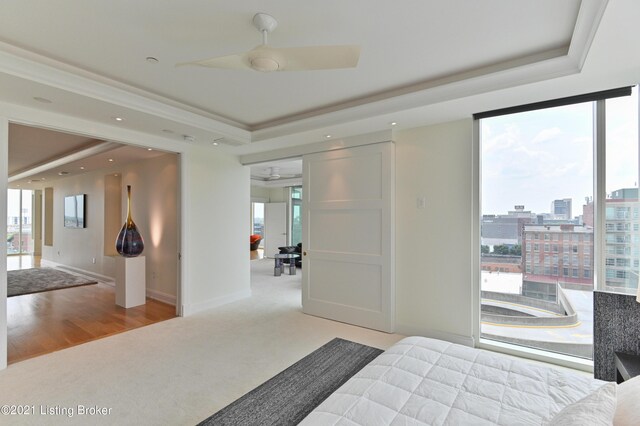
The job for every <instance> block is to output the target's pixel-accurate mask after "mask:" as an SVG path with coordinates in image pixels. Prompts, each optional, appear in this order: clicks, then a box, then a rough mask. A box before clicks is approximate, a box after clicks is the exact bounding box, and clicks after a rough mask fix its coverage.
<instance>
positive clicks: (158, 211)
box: [107, 154, 179, 303]
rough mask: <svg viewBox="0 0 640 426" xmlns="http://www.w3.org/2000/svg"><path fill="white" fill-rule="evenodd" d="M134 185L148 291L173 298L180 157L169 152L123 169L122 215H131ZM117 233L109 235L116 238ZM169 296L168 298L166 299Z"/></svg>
mask: <svg viewBox="0 0 640 426" xmlns="http://www.w3.org/2000/svg"><path fill="white" fill-rule="evenodd" d="M127 185H131V217H132V219H133V221H134V222H135V224H136V226H137V227H138V229H139V230H140V232H141V233H142V237H143V238H144V251H143V253H142V254H143V256H145V258H146V274H147V293H148V295H150V296H151V297H157V298H159V299H160V300H164V301H170V302H172V303H175V300H172V299H171V296H173V297H175V296H176V289H177V281H178V227H177V224H178V205H179V203H178V158H177V156H176V155H174V154H166V155H162V156H160V157H155V158H152V159H150V160H147V161H141V162H136V163H132V164H128V165H126V166H125V167H124V168H123V169H122V215H121V224H124V221H125V218H126V214H127V189H126V188H127ZM115 237H116V236H115V235H114V236H107V238H113V241H114V244H115ZM167 296H168V298H166V297H167Z"/></svg>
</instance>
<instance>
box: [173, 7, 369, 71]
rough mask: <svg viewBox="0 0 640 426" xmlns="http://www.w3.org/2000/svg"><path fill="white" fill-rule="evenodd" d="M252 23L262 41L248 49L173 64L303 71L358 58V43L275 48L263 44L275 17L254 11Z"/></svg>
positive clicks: (338, 65) (354, 61)
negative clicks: (259, 33) (233, 53)
mask: <svg viewBox="0 0 640 426" xmlns="http://www.w3.org/2000/svg"><path fill="white" fill-rule="evenodd" d="M253 25H254V26H255V27H256V28H257V29H258V31H260V32H261V33H262V44H261V45H259V46H256V47H254V48H253V49H251V50H250V51H248V52H244V53H238V54H235V55H228V56H220V57H216V58H210V59H203V60H199V61H193V62H184V63H180V64H176V66H182V65H196V66H201V67H208V68H226V69H253V70H256V71H262V72H271V71H307V70H326V69H337V68H354V67H355V66H356V65H358V59H359V58H360V46H357V45H336V46H305V47H288V48H277V47H271V46H269V45H268V44H267V35H268V34H269V33H270V32H271V31H273V30H274V29H275V28H276V27H277V26H278V21H276V19H275V18H274V17H273V16H271V15H268V14H266V13H257V14H256V15H255V16H254V17H253Z"/></svg>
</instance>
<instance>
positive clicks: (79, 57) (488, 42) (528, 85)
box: [0, 0, 640, 154]
mask: <svg viewBox="0 0 640 426" xmlns="http://www.w3.org/2000/svg"><path fill="white" fill-rule="evenodd" d="M639 3H640V2H637V0H616V1H615V2H614V1H609V2H607V1H606V0H582V1H580V0H566V1H562V2H558V1H556V0H538V1H535V2H524V1H517V2H514V1H510V0H485V1H482V2H479V1H475V2H470V1H468V0H452V1H447V2H442V1H436V0H430V1H425V0H406V1H403V2H382V1H378V2H371V1H366V0H353V1H349V2H345V1H340V0H328V1H325V2H315V3H313V2H299V1H294V0H273V1H269V2H264V1H257V0H245V1H242V2H224V1H221V0H219V1H216V0H183V1H181V2H167V1H163V2H158V1H153V0H136V1H135V2H131V1H125V0H113V1H109V2H104V1H98V0H66V1H65V2H64V7H61V3H60V2H41V1H37V0H7V1H3V4H2V14H0V101H3V102H8V103H11V104H19V105H24V106H28V107H30V108H38V109H42V110H44V111H51V112H59V113H63V114H69V115H73V116H77V117H80V118H86V119H88V120H92V121H98V122H103V123H109V124H112V125H118V126H122V127H124V128H127V129H131V130H137V131H142V132H146V133H151V134H154V135H156V136H160V137H164V138H167V139H172V140H174V141H176V142H180V143H184V141H183V135H190V136H194V137H195V139H196V141H197V143H207V144H212V142H213V141H214V140H218V142H220V143H221V144H222V145H226V148H224V149H226V150H229V151H230V152H235V153H239V154H244V153H249V152H258V151H260V150H268V149H273V148H275V147H282V146H287V145H292V144H300V143H309V142H315V141H318V140H322V139H323V138H324V135H325V134H328V133H331V134H333V135H334V136H335V137H342V136H349V135H353V134H358V133H367V132H370V131H376V130H381V129H383V128H388V126H389V122H390V121H398V122H399V126H398V128H403V127H404V128H406V127H408V126H416V125H423V124H429V123H431V122H434V120H441V121H442V120H447V119H456V118H461V117H464V116H468V115H469V114H470V113H472V112H477V111H478V110H479V109H478V108H480V110H481V109H492V108H498V107H504V106H510V105H513V104H514V103H515V104H521V103H524V102H527V101H537V100H542V99H549V98H553V97H559V96H567V95H570V94H576V93H580V92H581V91H584V90H585V87H586V88H589V89H590V90H597V89H606V88H611V87H615V86H619V85H623V84H632V83H636V82H637V80H640V72H638V70H639V69H640V68H639V65H640V59H639V58H638V56H639V55H633V54H632V52H633V51H634V49H636V50H637V40H638V39H640V30H639V26H638V25H637V22H638V20H639V19H640V6H639ZM256 12H266V13H270V14H272V15H273V16H275V17H276V18H277V19H278V21H279V27H278V28H277V29H276V31H275V32H274V33H273V34H272V35H271V36H270V39H269V40H270V43H271V44H272V45H274V46H278V47H291V46H304V45H318V44H360V45H361V46H362V54H361V58H360V63H359V65H358V67H357V68H356V69H347V70H331V71H311V72H283V73H271V74H263V73H258V72H253V71H231V70H215V69H205V68H189V67H184V68H175V67H174V64H175V63H177V62H184V61H190V60H195V59H203V58H207V57H213V56H218V55H225V54H230V53H237V52H242V51H246V50H249V49H250V48H252V47H254V46H255V45H257V44H259V42H260V35H259V34H258V33H257V31H256V30H255V29H254V28H253V27H252V25H251V18H252V16H253V14H254V13H256ZM601 18H602V20H601ZM634 40H635V42H634ZM592 41H593V46H592ZM147 56H153V57H156V58H158V60H159V63H157V64H151V63H149V62H147V61H145V58H146V57H147ZM562 76H575V78H565V79H564V80H563V82H562V84H553V82H554V80H553V79H557V78H558V77H562ZM501 89H509V90H508V91H507V92H505V91H503V90H501ZM34 97H44V98H47V99H50V100H52V101H53V102H52V103H50V104H43V103H39V102H37V101H35V100H34V99H33V98H34ZM115 116H121V117H124V118H125V121H124V122H121V123H117V124H116V123H114V122H113V117H115ZM163 130H169V131H171V133H167V132H163ZM221 138H222V139H221ZM258 142H259V143H258ZM230 146H236V147H235V148H231V147H230Z"/></svg>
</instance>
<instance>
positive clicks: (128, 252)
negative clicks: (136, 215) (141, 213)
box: [116, 185, 144, 257]
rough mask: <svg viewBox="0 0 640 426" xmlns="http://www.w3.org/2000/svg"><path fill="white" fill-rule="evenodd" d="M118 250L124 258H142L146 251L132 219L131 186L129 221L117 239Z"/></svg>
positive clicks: (128, 205) (128, 202)
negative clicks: (141, 255)
mask: <svg viewBox="0 0 640 426" xmlns="http://www.w3.org/2000/svg"><path fill="white" fill-rule="evenodd" d="M116 250H117V251H118V253H120V256H124V257H136V256H140V254H142V250H144V240H143V239H142V235H140V231H138V227H137V226H136V224H135V223H133V219H131V185H127V221H126V222H125V223H124V225H123V226H122V229H121V230H120V233H119V234H118V238H117V239H116Z"/></svg>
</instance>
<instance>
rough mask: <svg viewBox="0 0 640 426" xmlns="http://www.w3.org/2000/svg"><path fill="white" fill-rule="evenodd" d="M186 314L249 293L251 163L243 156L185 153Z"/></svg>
mask: <svg viewBox="0 0 640 426" xmlns="http://www.w3.org/2000/svg"><path fill="white" fill-rule="evenodd" d="M182 170H183V173H182V178H183V180H184V185H183V188H184V191H183V194H182V196H183V200H182V203H183V206H185V208H184V210H185V211H186V215H185V216H184V217H183V218H182V221H183V223H184V225H185V232H186V235H185V236H184V238H183V239H182V247H183V251H182V253H183V258H182V265H181V266H182V268H183V272H184V277H185V279H186V282H188V283H190V285H189V286H188V287H186V288H185V294H183V295H182V298H183V301H182V304H183V313H184V314H185V315H188V314H191V313H194V312H197V311H200V310H204V309H209V308H213V307H215V306H219V305H221V304H224V303H228V302H231V301H234V300H238V299H241V298H244V297H248V296H250V294H251V290H250V282H249V256H248V253H247V251H248V245H249V241H248V240H249V238H248V234H247V222H246V217H247V216H246V215H247V208H248V206H249V199H250V196H249V195H250V184H249V178H250V177H249V168H248V167H245V166H243V165H241V164H240V162H239V161H238V158H237V156H231V155H226V154H223V153H220V152H214V151H212V150H211V148H208V147H204V148H203V147H198V146H192V147H190V149H189V151H188V152H185V153H184V154H183V167H182Z"/></svg>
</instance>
